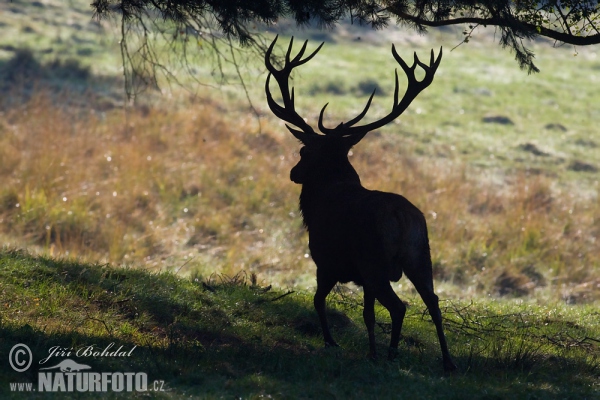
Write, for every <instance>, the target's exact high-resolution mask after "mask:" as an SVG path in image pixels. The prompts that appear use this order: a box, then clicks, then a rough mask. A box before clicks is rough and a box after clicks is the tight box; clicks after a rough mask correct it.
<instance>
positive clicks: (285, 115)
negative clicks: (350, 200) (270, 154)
mask: <svg viewBox="0 0 600 400" xmlns="http://www.w3.org/2000/svg"><path fill="white" fill-rule="evenodd" d="M277 38H278V37H275V39H274V40H273V42H272V43H271V45H270V46H269V49H268V50H267V52H266V53H265V65H266V67H267V70H268V71H269V75H268V76H267V81H266V84H265V92H266V95H267V102H268V104H269V108H270V109H271V111H273V113H274V114H275V115H276V116H277V117H279V118H280V119H282V120H284V121H286V122H288V123H289V124H291V125H293V126H294V127H295V128H292V126H290V125H287V124H286V127H287V129H288V130H289V131H290V132H291V133H292V134H293V135H294V136H295V137H296V138H297V139H298V140H300V142H302V143H303V144H304V147H303V148H302V149H301V150H300V157H301V159H300V162H299V163H298V164H297V165H296V166H295V167H294V168H293V169H292V171H291V173H290V179H291V180H292V181H293V182H295V183H300V184H304V183H306V182H307V181H309V180H321V181H330V180H331V179H335V180H337V181H339V180H354V179H356V180H358V175H357V174H356V172H355V171H354V168H352V166H351V165H350V162H349V161H348V152H349V150H350V149H351V148H352V146H354V145H355V144H357V143H358V142H359V141H360V140H361V139H362V138H363V137H364V136H365V135H366V134H367V133H369V132H370V131H373V130H376V129H378V128H381V127H382V126H384V125H386V124H388V123H390V122H392V121H393V120H394V119H396V118H398V117H399V116H400V115H401V114H402V113H403V112H404V110H406V108H407V107H408V106H409V105H410V103H411V102H412V101H413V100H414V99H415V98H416V97H417V96H418V95H419V93H421V92H422V91H423V90H424V89H425V88H426V87H427V86H429V85H430V84H431V82H433V77H434V75H435V72H436V70H437V68H438V66H439V65H440V61H441V60H442V49H441V48H440V53H439V55H438V56H437V58H435V57H434V52H433V50H431V57H430V62H429V65H427V64H424V63H422V62H421V61H420V60H419V58H418V57H417V53H416V52H415V55H414V62H413V64H412V66H410V67H409V66H408V64H406V62H405V61H404V60H403V59H402V57H400V56H399V55H398V53H397V52H396V48H395V46H394V45H392V55H393V56H394V58H395V59H396V61H397V62H398V64H400V67H401V68H402V70H403V71H404V73H405V74H406V77H407V79H408V85H407V87H406V91H405V93H404V95H403V96H402V99H400V100H399V99H398V96H399V92H400V89H399V83H398V71H397V70H395V79H396V83H395V89H394V102H393V104H392V110H391V111H390V113H389V114H387V115H386V116H385V117H383V118H381V119H379V120H377V121H374V122H371V123H368V124H364V125H357V123H358V122H360V121H361V120H362V119H363V117H364V116H365V115H366V114H367V111H368V110H369V107H370V106H371V101H372V100H373V96H374V95H375V90H373V93H372V94H371V96H370V97H369V100H368V101H367V104H366V106H365V108H364V109H363V111H362V112H361V113H360V114H358V115H357V116H356V117H355V118H353V119H351V120H349V121H348V122H342V123H340V124H339V125H338V126H336V127H335V128H328V127H326V126H325V125H324V124H323V117H324V114H325V109H326V108H327V105H328V104H325V106H323V108H322V109H321V112H320V114H319V120H318V127H319V130H320V131H321V132H322V134H318V133H316V132H315V130H314V129H313V128H312V127H311V126H310V125H308V123H307V122H306V121H305V119H304V118H302V117H301V116H300V115H299V114H298V113H297V112H296V109H295V104H294V88H293V87H292V88H291V91H290V86H289V77H290V73H291V72H292V70H293V69H294V68H296V67H298V66H300V65H302V64H305V63H307V62H308V61H310V60H311V59H312V58H313V57H314V56H315V55H316V54H317V53H318V52H319V50H321V47H323V44H324V43H321V44H320V45H319V47H317V49H316V50H315V51H313V52H312V53H311V54H310V55H309V56H307V57H306V58H302V57H303V55H304V53H305V51H306V46H307V43H308V41H305V42H304V44H303V45H302V48H301V49H300V51H299V52H298V54H297V55H296V56H295V57H294V58H291V53H292V46H293V43H294V38H292V39H291V40H290V44H289V46H288V49H287V52H286V55H285V62H284V66H283V68H282V69H280V70H278V69H277V68H275V67H274V66H273V64H272V63H271V54H272V52H273V48H274V47H275V43H276V42H277ZM417 65H418V66H420V67H421V68H422V69H423V70H424V71H425V77H424V78H423V79H422V80H420V81H419V80H417V78H416V76H415V70H416V67H417ZM271 76H273V77H274V78H275V80H276V81H277V84H278V86H279V90H280V92H281V97H282V99H283V105H280V104H278V103H277V102H276V101H275V100H274V99H273V96H272V95H271V91H270V89H269V84H270V81H271ZM351 172H353V173H351ZM358 182H360V181H359V180H358Z"/></svg>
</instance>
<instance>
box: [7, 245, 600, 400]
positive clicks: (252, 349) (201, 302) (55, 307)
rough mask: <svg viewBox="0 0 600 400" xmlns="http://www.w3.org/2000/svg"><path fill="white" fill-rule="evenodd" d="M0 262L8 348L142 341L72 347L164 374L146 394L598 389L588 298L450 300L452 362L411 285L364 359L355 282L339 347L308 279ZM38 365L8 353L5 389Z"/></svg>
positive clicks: (447, 394) (562, 392) (96, 362)
mask: <svg viewBox="0 0 600 400" xmlns="http://www.w3.org/2000/svg"><path fill="white" fill-rule="evenodd" d="M0 276H1V279H0V282H1V283H0V284H1V291H0V293H2V314H1V315H2V320H1V321H2V324H1V327H0V329H1V330H2V337H3V340H2V342H1V344H0V346H1V347H2V353H3V354H6V353H7V352H8V351H9V349H10V347H12V346H13V345H14V344H15V343H17V342H20V343H25V344H28V345H29V346H30V347H31V350H32V352H33V357H34V359H35V360H40V359H42V358H45V357H46V356H47V355H48V349H49V348H50V347H52V346H64V347H73V348H79V347H80V346H89V345H91V344H94V345H96V346H98V348H104V347H105V346H107V345H108V344H109V343H115V344H116V345H117V346H121V345H122V346H123V347H124V348H125V349H128V350H129V349H131V348H133V346H137V347H136V348H135V349H134V351H133V352H132V356H131V357H129V358H127V359H126V360H123V359H114V358H112V359H111V358H109V357H104V358H100V357H95V358H94V357H89V358H76V360H75V361H77V362H79V363H86V364H88V365H91V366H92V368H93V370H95V371H97V370H101V371H111V372H112V371H135V372H139V371H142V372H146V373H147V374H148V379H149V381H150V382H152V381H153V380H163V381H164V382H165V384H166V386H165V388H166V392H161V393H158V394H157V393H153V394H152V397H159V398H160V397H180V396H184V395H185V396H191V397H200V398H220V397H231V396H235V397H240V398H261V397H276V398H282V397H283V398H316V397H318V398H323V397H331V398H336V397H343V398H364V397H365V396H368V397H373V398H377V397H381V398H390V397H395V396H398V393H402V396H403V397H411V398H415V397H417V398H437V399H447V398H448V399H450V398H466V397H468V398H506V397H507V396H510V398H516V399H525V398H581V399H584V398H590V399H591V398H593V397H594V396H595V393H596V392H597V385H598V371H599V368H600V363H599V362H600V359H599V355H600V353H599V348H598V340H597V338H598V337H599V334H600V331H599V327H598V325H597V323H596V321H597V316H598V313H597V311H596V310H595V309H594V308H593V307H589V306H569V307H567V306H565V305H560V304H556V305H545V306H539V305H534V304H530V303H527V302H525V303H523V302H514V301H497V300H483V299H482V300H476V301H472V302H465V301H458V300H457V301H450V302H444V307H443V313H444V317H445V322H444V323H445V327H446V330H447V331H448V340H449V343H450V347H451V351H452V353H453V354H454V356H455V358H456V361H457V363H458V365H459V366H460V372H458V373H456V374H453V375H450V376H445V375H444V374H443V372H442V368H441V361H440V356H439V348H438V345H437V344H436V342H435V329H434V327H433V324H432V323H431V321H430V320H429V318H426V317H424V315H425V314H424V312H425V310H424V307H423V305H422V303H421V302H420V301H418V300H417V299H411V300H410V303H411V306H410V307H409V309H408V310H409V311H408V314H407V317H406V320H405V326H404V331H403V332H404V341H403V344H402V345H401V348H400V356H399V358H398V359H397V360H396V361H395V362H388V361H383V360H380V361H377V362H370V361H368V360H367V359H366V352H367V347H368V346H367V339H366V332H365V329H364V326H363V323H362V316H361V315H362V310H361V306H360V304H359V303H360V297H359V295H357V294H356V293H344V292H338V293H337V294H334V295H332V297H331V299H330V301H329V307H330V311H329V313H330V316H329V318H330V320H331V321H332V322H333V332H334V335H335V336H336V337H337V338H339V339H340V340H339V342H340V344H341V346H342V349H340V350H338V349H324V348H322V339H321V336H320V328H319V326H318V322H317V318H316V316H315V315H314V312H313V309H312V298H311V294H310V293H307V292H304V291H298V292H292V293H289V292H282V291H280V290H278V289H271V288H270V287H264V283H261V282H257V281H256V278H255V277H253V276H247V275H243V274H242V275H236V276H233V277H229V278H228V277H225V276H217V275H213V276H211V277H199V276H196V277H191V278H181V277H178V276H177V275H174V274H172V273H151V272H147V271H144V270H141V269H137V268H114V267H111V266H108V265H98V264H81V263H78V262H74V261H69V260H60V259H53V258H47V257H37V256H31V255H29V254H27V253H24V252H17V251H12V250H6V249H5V250H3V251H2V252H1V253H0ZM9 299H10V300H9ZM377 322H378V326H379V328H378V332H377V340H378V346H379V347H380V348H381V350H382V353H384V349H385V348H386V347H387V340H388V339H389V337H388V335H389V327H390V321H389V316H388V315H387V313H386V312H384V310H382V309H381V308H379V307H378V308H377ZM57 360H58V359H57ZM54 364H56V363H54ZM54 364H52V365H54ZM34 365H35V364H34ZM36 373H37V368H36V367H33V368H32V369H31V370H30V371H29V372H25V373H16V372H14V371H13V370H12V369H10V367H9V366H8V364H7V363H3V365H2V367H0V376H1V377H2V379H0V380H1V381H2V382H4V383H3V386H2V389H1V390H2V391H4V392H5V395H4V396H7V395H11V396H12V397H13V398H25V397H27V395H26V394H18V393H14V392H13V393H7V391H8V385H7V383H8V382H25V381H31V382H36V381H37V376H36ZM36 384H37V383H36ZM139 395H141V394H139ZM29 396H30V395H29ZM79 397H87V396H86V395H85V394H80V395H79Z"/></svg>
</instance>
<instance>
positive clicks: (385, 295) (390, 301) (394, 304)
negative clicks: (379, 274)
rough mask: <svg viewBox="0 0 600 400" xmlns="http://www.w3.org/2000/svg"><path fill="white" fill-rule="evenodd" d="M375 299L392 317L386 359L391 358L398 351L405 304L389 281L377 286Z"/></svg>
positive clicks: (394, 356)
mask: <svg viewBox="0 0 600 400" xmlns="http://www.w3.org/2000/svg"><path fill="white" fill-rule="evenodd" d="M379 289H380V291H379V293H378V295H377V300H379V302H380V303H381V305H383V306H384V307H385V308H387V310H388V311H389V312H390V317H391V318H392V338H391V339H390V349H389V353H388V359H390V360H393V359H394V358H396V354H397V353H398V343H399V342H400V331H401V330H402V322H403V321H404V314H406V305H404V303H403V302H402V300H400V299H399V298H398V295H396V293H395V292H394V290H393V289H392V286H391V285H390V283H389V282H385V284H384V285H380V286H379Z"/></svg>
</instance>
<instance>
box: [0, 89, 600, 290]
mask: <svg viewBox="0 0 600 400" xmlns="http://www.w3.org/2000/svg"><path fill="white" fill-rule="evenodd" d="M60 103H61V101H60V100H58V101H57V100H56V99H54V100H51V99H50V98H49V97H48V96H45V95H43V94H40V95H36V96H33V98H32V100H31V101H30V102H29V103H27V104H25V105H23V106H21V107H18V108H12V109H8V110H7V111H5V112H4V113H3V114H2V115H1V116H0V181H1V182H2V183H3V184H2V186H1V187H0V232H2V233H3V235H4V236H5V238H7V240H6V241H7V242H8V243H10V244H11V245H13V246H20V247H25V246H26V247H30V248H37V249H38V250H39V251H40V252H45V253H50V254H53V255H69V256H76V257H81V258H84V259H88V260H90V259H94V260H99V259H100V260H104V261H107V262H113V263H134V264H137V265H144V266H148V267H149V268H152V269H160V268H174V269H181V273H184V272H191V271H200V273H202V274H205V275H206V274H209V273H211V272H222V273H229V274H233V273H235V272H237V271H239V270H241V269H244V270H247V271H251V272H256V273H258V275H259V278H261V279H264V280H266V281H269V282H274V283H277V284H279V285H293V284H298V285H301V286H308V285H311V284H312V282H313V275H314V266H313V264H312V262H311V261H310V259H309V258H308V257H307V255H306V253H307V238H306V235H305V233H304V232H303V229H302V226H301V221H300V216H299V213H298V212H297V196H298V193H299V187H297V186H295V185H293V184H292V183H291V182H290V181H289V179H288V172H289V170H290V168H291V167H292V165H293V164H294V162H295V160H296V158H295V157H297V156H295V155H294V152H295V151H297V149H298V145H297V143H295V140H294V139H293V138H292V137H291V135H287V134H285V132H284V129H282V127H281V126H280V125H279V124H277V123H275V122H274V121H272V120H265V121H263V133H260V134H257V133H256V121H255V120H254V119H252V117H250V116H247V115H243V114H234V113H231V112H229V111H226V110H224V109H222V108H220V105H219V104H215V103H213V102H211V101H210V100H207V99H204V100H203V101H201V102H200V101H197V102H195V103H192V104H188V105H187V106H186V107H181V108H175V107H169V106H166V105H165V106H164V107H156V108H152V107H150V108H148V107H146V108H140V109H132V110H129V111H128V112H127V113H125V112H123V111H119V110H113V111H108V112H94V111H90V110H91V108H72V109H64V108H60V107H57V106H56V104H60ZM413 150H414V145H413V144H411V143H410V142H409V141H407V140H405V139H403V138H402V137H401V136H400V135H377V134H371V136H370V137H369V138H367V139H366V140H365V141H364V142H363V143H361V144H360V145H359V146H358V147H357V148H356V149H355V151H354V154H353V155H352V157H351V160H352V162H353V164H354V165H355V167H356V169H357V170H358V172H359V174H360V175H361V178H362V179H363V182H364V184H365V186H367V187H369V188H376V189H380V190H388V191H394V192H397V193H401V194H403V195H404V196H406V197H407V198H408V199H410V200H411V201H412V202H413V203H415V204H416V205H417V206H418V207H419V208H420V209H421V210H422V211H423V212H424V213H425V214H426V216H427V219H428V222H429V226H430V232H431V233H430V238H431V242H432V252H433V254H432V255H433V259H434V267H435V273H436V276H437V279H438V281H439V282H440V283H439V284H438V286H439V288H440V291H441V292H442V293H444V291H445V292H446V295H450V296H455V297H460V296H471V295H473V294H491V295H507V296H527V295H529V296H537V295H539V296H546V297H545V298H547V297H548V296H550V298H554V299H559V298H562V299H564V300H567V301H569V302H582V301H591V300H595V299H597V298H598V292H599V291H598V286H599V285H600V262H599V260H600V248H599V243H598V241H597V239H596V238H597V237H598V235H599V234H600V204H599V203H598V199H597V196H596V197H593V198H578V197H577V196H574V195H572V194H571V193H569V192H568V191H566V190H565V189H564V188H563V187H562V186H560V185H557V184H556V182H553V181H552V180H551V178H549V177H547V176H545V175H544V174H528V173H527V172H526V171H521V172H519V171H516V172H510V173H507V172H500V173H499V172H494V173H492V172H490V171H489V170H484V171H480V170H475V169H474V168H472V167H468V166H466V165H465V164H463V163H462V162H461V161H460V160H458V159H452V158H447V157H446V158H436V157H433V156H415V155H414V152H413ZM401 285H405V287H407V285H406V283H401Z"/></svg>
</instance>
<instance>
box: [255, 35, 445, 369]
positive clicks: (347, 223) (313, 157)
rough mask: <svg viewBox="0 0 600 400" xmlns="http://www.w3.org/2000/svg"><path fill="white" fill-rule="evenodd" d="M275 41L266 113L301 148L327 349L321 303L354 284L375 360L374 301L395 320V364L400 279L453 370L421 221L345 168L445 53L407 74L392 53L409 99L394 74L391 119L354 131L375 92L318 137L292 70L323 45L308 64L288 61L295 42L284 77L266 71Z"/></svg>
mask: <svg viewBox="0 0 600 400" xmlns="http://www.w3.org/2000/svg"><path fill="white" fill-rule="evenodd" d="M276 41H277V38H275V40H274V41H273V43H271V46H270V47H269V49H268V51H267V52H266V54H265V64H266V67H267V69H268V71H269V76H268V77H267V81H266V85H265V91H266V96H267V102H268V104H269V107H270V108H271V111H273V113H274V114H275V115H276V116H277V117H278V118H280V119H282V120H284V121H286V122H288V123H289V124H291V125H294V126H295V127H296V128H298V129H296V128H292V127H291V126H289V125H286V127H287V128H288V129H289V131H290V132H291V133H292V134H293V135H294V136H295V137H296V138H297V139H298V140H300V141H301V142H302V143H303V144H304V146H303V147H302V148H301V149H300V161H299V162H298V164H297V165H296V166H295V167H294V168H292V170H291V173H290V179H291V180H292V181H293V182H295V183H298V184H301V185H302V191H301V193H300V210H301V212H302V217H303V219H304V225H305V227H306V229H307V230H308V235H309V248H310V252H311V254H312V258H313V260H314V261H315V263H316V265H317V292H316V294H315V297H314V306H315V309H316V311H317V314H318V315H319V320H320V323H321V327H322V329H323V336H324V339H325V345H326V346H337V343H336V342H335V341H334V340H333V338H332V336H331V333H330V332H329V327H328V325H327V318H326V316H325V298H326V297H327V295H328V294H329V292H330V291H331V289H332V288H333V287H334V286H335V284H336V283H338V282H341V283H345V282H350V281H353V282H355V283H356V284H357V285H361V286H363V288H364V311H363V317H364V320H365V324H366V326H367V331H368V334H369V350H370V352H369V355H370V357H372V358H376V356H377V354H376V349H375V333H374V328H375V299H377V300H379V302H380V303H381V304H382V305H383V306H384V307H385V308H387V310H388V311H389V313H390V316H391V318H392V335H391V336H392V337H391V341H390V349H389V357H390V359H393V358H394V357H395V355H396V353H397V349H398V342H399V341H400V330H401V328H402V322H403V320H404V314H405V313H406V306H405V305H404V303H403V302H402V301H401V300H400V299H399V298H398V296H397V295H396V293H395V292H394V290H393V289H392V286H391V285H390V281H394V282H395V281H398V280H399V279H400V277H401V276H402V273H403V272H404V273H405V274H406V276H407V277H408V279H410V280H411V281H412V283H413V284H414V286H415V288H416V289H417V291H418V292H419V294H420V295H421V298H422V299H423V301H424V302H425V305H426V306H427V308H428V309H429V313H430V315H431V318H432V319H433V322H434V324H435V327H436V330H437V334H438V337H439V341H440V346H441V348H442V357H443V366H444V369H445V370H446V371H452V370H455V369H456V366H455V365H454V362H453V361H452V359H451V357H450V353H449V352H448V345H447V344H446V338H445V336H444V330H443V327H442V314H441V312H440V308H439V305H438V297H437V295H436V294H435V293H434V291H433V278H432V267H431V256H430V252H429V239H428V236H427V224H426V222H425V217H424V216H423V213H421V211H420V210H419V209H418V208H417V207H415V206H414V205H413V204H411V203H410V202H409V201H408V200H407V199H405V198H404V197H402V196H400V195H397V194H394V193H385V192H379V191H375V190H368V189H365V188H364V187H363V186H362V185H361V183H360V178H359V177H358V174H357V173H356V170H355V169H354V168H353V167H352V165H351V164H350V161H349V160H348V152H349V151H350V149H351V148H352V146H354V145H355V144H357V143H358V142H359V141H360V140H361V139H362V138H363V137H364V136H365V135H366V134H367V133H368V132H370V131H372V130H375V129H378V128H381V127H382V126H384V125H386V124H388V123H389V122H391V121H393V120H394V119H395V118H397V117H398V116H399V115H400V114H402V113H403V112H404V110H405V109H406V108H407V107H408V105H409V104H410V103H411V102H412V101H413V100H414V99H415V97H417V95H418V94H419V93H420V92H421V91H422V90H424V89H425V88H426V87H427V86H429V84H431V82H432V81H433V76H434V74H435V71H436V70H437V68H438V66H439V64H440V61H441V58H442V51H441V49H440V54H439V56H438V57H437V59H434V53H433V50H432V51H431V61H430V63H429V65H426V64H424V63H422V62H421V61H419V59H418V57H417V55H416V53H415V59H414V63H413V65H412V66H411V67H409V66H408V65H407V64H406V63H405V62H404V60H403V59H402V58H400V56H399V55H398V53H397V52H396V49H395V47H394V46H392V54H393V56H394V58H395V59H396V61H397V62H398V64H400V67H402V69H403V70H404V72H405V74H406V76H407V78H408V87H407V89H406V93H405V94H404V96H403V97H402V99H401V100H400V101H398V92H399V89H398V87H399V85H398V73H397V71H396V88H395V91H394V104H393V107H392V111H391V112H390V113H389V114H388V115H386V116H385V117H383V118H382V119H380V120H378V121H375V122H371V123H369V124H365V125H356V124H357V123H358V122H359V121H360V120H361V119H362V118H363V117H364V116H365V114H366V113H367V111H368V109H369V106H370V105H371V100H372V99H373V96H374V95H375V91H373V94H371V97H370V98H369V100H368V101H367V105H366V107H365V108H364V110H363V111H362V112H361V113H360V114H359V115H358V116H357V117H356V118H354V119H352V120H350V121H348V122H345V123H341V124H339V125H338V126H337V127H335V128H327V127H325V126H324V125H323V113H324V112H325V108H326V107H327V104H326V105H325V106H324V107H323V109H322V110H321V113H320V116H319V121H318V126H319V130H320V131H321V132H322V133H323V134H318V133H316V132H315V131H314V130H313V128H311V127H310V126H309V125H308V124H307V123H306V121H305V120H304V118H302V117H301V116H300V115H299V114H298V113H297V112H296V110H295V108H294V89H293V88H292V89H291V91H290V87H289V83H288V80H289V76H290V73H291V72H292V70H293V69H294V68H295V67H297V66H300V65H302V64H304V63H306V62H308V61H310V60H311V59H312V58H313V57H314V56H315V55H316V54H317V52H318V51H319V50H320V49H321V47H322V46H323V43H322V44H321V45H320V46H319V47H318V48H317V49H316V50H315V51H314V52H313V53H312V54H310V55H309V56H308V57H306V58H304V59H303V58H302V56H303V55H304V52H305V50H306V45H307V42H304V45H303V46H302V49H301V50H300V52H299V53H298V54H297V55H296V56H295V57H294V58H293V59H292V58H291V57H290V53H291V51H292V44H293V39H292V41H291V42H290V45H289V47H288V50H287V53H286V55H285V63H284V66H283V68H282V69H281V70H278V69H276V68H275V67H274V66H273V64H272V63H271V53H272V51H273V47H274V46H275V42H276ZM417 65H419V66H420V67H421V68H422V69H423V70H424V71H425V77H424V78H423V79H422V80H421V81H418V80H417V78H416V77H415V68H416V66H417ZM271 75H272V76H273V77H274V78H275V80H276V81H277V84H278V85H279V89H280V91H281V97H282V101H283V105H280V104H278V103H277V102H276V101H275V100H274V99H273V96H272V95H271V92H270V90H269V82H270V79H271Z"/></svg>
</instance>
